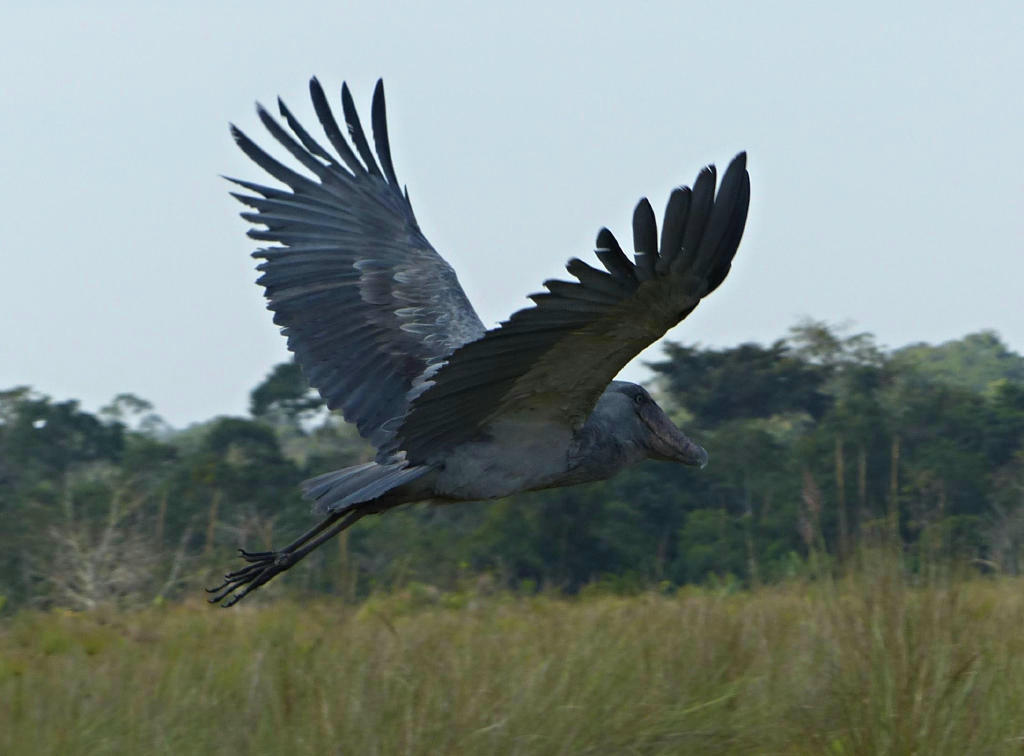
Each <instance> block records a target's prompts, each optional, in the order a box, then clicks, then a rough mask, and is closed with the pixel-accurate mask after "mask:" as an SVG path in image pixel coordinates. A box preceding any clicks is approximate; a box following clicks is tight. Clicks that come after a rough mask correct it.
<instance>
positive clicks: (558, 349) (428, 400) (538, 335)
mask: <svg viewBox="0 0 1024 756" xmlns="http://www.w3.org/2000/svg"><path fill="white" fill-rule="evenodd" d="M715 183H716V175H715V168H714V166H708V167H706V168H704V169H703V170H702V171H701V172H700V174H699V175H698V176H697V180H696V181H695V182H694V185H693V189H692V190H691V189H690V188H689V187H681V188H679V189H676V190H675V191H673V192H672V194H671V196H670V197H669V201H668V207H667V208H666V210H665V222H664V224H663V227H662V230H661V245H660V251H659V245H658V235H657V224H656V221H655V218H654V211H653V210H652V209H651V205H650V203H649V202H648V201H647V200H646V199H643V200H641V201H640V203H639V204H638V205H637V207H636V210H635V212H634V214H633V246H634V249H635V251H636V254H635V257H634V261H630V260H629V259H628V258H627V257H626V255H625V254H624V253H623V252H622V249H621V248H620V247H619V244H618V242H616V240H615V237H614V236H612V234H611V232H610V231H608V229H602V230H601V232H600V233H599V234H598V236H597V256H598V258H599V259H600V260H601V262H602V263H603V265H604V267H605V269H606V271H607V272H606V271H602V270H598V269H596V268H593V267H591V266H589V265H587V264H586V263H584V262H583V261H581V260H578V259H575V258H574V259H572V260H570V261H569V264H568V265H567V266H566V267H567V270H568V271H569V273H571V274H572V275H573V276H575V277H576V279H577V281H573V282H567V281H546V282H545V283H544V286H545V288H546V289H547V291H546V292H544V293H542V294H535V295H533V296H531V297H530V298H531V299H532V300H533V301H534V306H533V307H528V308H526V309H523V310H520V311H519V312H517V313H515V314H514V315H512V317H511V318H509V319H508V320H507V321H506V322H504V323H502V324H501V326H500V327H498V328H495V329H493V330H490V331H488V332H487V333H486V334H485V335H484V336H483V338H481V339H479V340H477V341H474V342H472V343H468V344H466V345H464V346H462V347H460V348H459V349H458V350H457V351H455V352H454V353H453V354H452V355H451V357H449V359H448V361H447V363H446V364H445V365H444V367H442V368H441V369H440V370H439V371H438V372H437V374H436V375H435V376H433V381H434V382H433V384H432V385H430V386H429V387H428V388H426V389H425V390H424V391H423V392H422V393H421V394H420V395H419V396H418V397H417V398H416V399H414V400H413V402H412V403H411V405H410V407H409V413H408V415H407V417H406V420H405V422H404V423H403V425H402V427H401V428H400V430H399V431H398V433H397V435H396V436H395V438H394V439H392V442H391V443H392V444H393V445H394V448H395V449H403V450H405V452H406V453H407V455H408V458H409V460H410V461H412V462H425V461H428V460H430V459H431V457H432V456H433V455H434V454H436V453H438V452H442V451H444V450H445V449H448V448H451V447H452V446H455V445H457V444H459V443H462V442H464V441H467V440H469V439H471V438H473V437H474V436H477V435H479V434H480V432H481V431H482V430H483V429H484V428H485V427H486V425H487V424H489V423H490V422H492V421H494V420H495V419H496V418H499V417H510V416H519V417H535V418H538V419H547V420H551V421H554V422H560V423H564V424H565V425H566V426H568V427H572V428H575V427H578V426H579V425H580V424H581V423H582V422H583V421H584V420H585V419H586V418H587V416H588V415H589V414H590V412H591V410H592V409H593V407H594V404H595V403H596V402H597V399H598V397H599V396H600V395H601V392H602V391H603V390H604V389H605V387H606V386H607V385H608V382H609V381H611V380H612V378H614V377H615V375H616V374H617V373H618V372H619V370H621V369H622V367H623V366H625V364H626V363H627V362H629V360H630V359H632V358H633V357H634V356H635V355H637V354H638V353H639V352H640V351H641V350H643V349H644V348H645V347H647V346H648V345H649V344H651V343H653V342H654V341H656V340H657V339H659V338H661V336H662V335H663V334H664V333H665V331H667V330H668V329H669V328H671V327H672V326H674V325H675V324H676V323H678V322H679V321H680V320H682V319H683V318H685V317H686V316H687V315H688V314H689V313H690V312H691V311H692V310H693V308H694V307H696V306H697V304H698V303H699V302H700V300H701V298H702V297H704V296H706V295H707V294H709V293H710V292H712V291H714V289H715V288H716V287H717V286H718V285H719V284H720V283H721V282H722V280H723V279H724V278H725V276H726V274H727V273H728V272H729V268H730V265H731V264H732V258H733V255H734V254H735V253H736V248H737V246H738V245H739V242H740V237H741V236H742V235H743V227H744V225H745V223H746V218H747V206H748V204H749V201H750V177H749V175H748V174H747V170H746V154H745V153H740V154H739V155H737V156H736V158H734V159H733V161H732V163H731V164H730V165H729V168H728V169H727V170H726V172H725V175H724V176H723V178H722V185H721V188H720V189H719V191H718V195H717V197H716V196H715Z"/></svg>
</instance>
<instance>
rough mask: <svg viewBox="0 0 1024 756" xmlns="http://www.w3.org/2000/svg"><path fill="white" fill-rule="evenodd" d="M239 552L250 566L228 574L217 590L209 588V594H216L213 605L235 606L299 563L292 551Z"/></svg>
mask: <svg viewBox="0 0 1024 756" xmlns="http://www.w3.org/2000/svg"><path fill="white" fill-rule="evenodd" d="M238 551H239V553H240V554H241V555H242V559H244V560H245V561H247V562H249V566H248V567H243V568H242V569H240V570H235V571H234V572H229V573H227V574H226V575H225V576H224V582H223V583H221V584H220V585H218V586H217V587H216V588H207V589H206V592H207V593H212V594H214V595H213V596H211V597H210V599H209V601H210V603H211V604H220V605H221V606H223V607H224V608H227V607H229V606H234V605H235V604H237V603H238V602H239V601H241V600H242V599H244V598H245V597H246V596H248V595H249V594H250V593H252V592H253V591H255V590H256V589H257V588H259V587H260V586H261V585H263V584H264V583H267V582H269V581H270V580H271V579H272V578H273V577H274V576H275V575H277V574H278V573H279V572H284V571H285V570H287V569H288V568H289V567H291V566H292V565H293V564H295V562H296V561H297V559H296V558H295V554H294V552H291V551H246V550H245V549H239V550H238ZM222 602H223V603H222Z"/></svg>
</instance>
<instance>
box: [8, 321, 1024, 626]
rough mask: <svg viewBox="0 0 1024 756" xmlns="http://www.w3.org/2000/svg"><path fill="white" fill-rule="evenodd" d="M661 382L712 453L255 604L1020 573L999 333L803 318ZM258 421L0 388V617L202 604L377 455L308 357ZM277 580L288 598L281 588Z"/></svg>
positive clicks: (404, 547)
mask: <svg viewBox="0 0 1024 756" xmlns="http://www.w3.org/2000/svg"><path fill="white" fill-rule="evenodd" d="M650 368H651V369H652V371H653V376H654V377H653V379H652V381H651V386H650V388H651V389H652V391H653V393H654V394H655V395H656V397H657V398H658V400H659V402H660V403H661V404H662V406H663V407H665V408H666V410H667V411H668V412H669V414H670V415H671V416H672V417H673V419H674V420H675V421H676V422H677V424H678V425H680V426H681V427H682V428H684V429H685V430H686V432H687V434H688V435H690V436H691V437H693V438H695V439H697V440H699V441H700V442H701V443H702V444H703V445H704V446H705V447H706V448H707V449H708V450H709V452H710V455H711V464H709V466H708V467H707V468H706V469H705V470H703V471H696V470H693V469H690V468H684V467H682V466H678V465H672V464H667V463H657V462H649V463H645V464H644V465H641V466H639V467H637V468H634V469H632V470H629V471H627V472H625V473H623V474H622V475H620V476H619V477H617V478H615V479H613V480H611V481H608V482H604V483H595V484H588V485H584V486H577V487H574V488H566V489H555V490H551V491H541V492H535V493H531V494H523V495H519V496H514V497H511V498H509V499H503V500H499V501H494V502H482V503H479V504H463V505H458V506H441V507H430V506H425V505H420V506H412V507H407V508H405V509H402V510H398V511H394V512H389V513H387V514H385V515H383V516H380V517H373V518H367V519H364V520H363V521H361V522H360V523H359V525H358V526H357V527H356V528H353V529H352V531H350V532H348V533H346V534H344V535H343V536H342V537H341V538H339V539H337V542H336V543H335V544H332V545H330V546H326V547H324V548H322V549H320V550H318V551H317V552H314V554H312V555H311V556H310V558H308V559H307V560H306V561H305V562H304V563H303V564H302V565H300V566H299V567H297V568H296V569H295V570H293V571H292V572H290V573H289V575H288V576H287V577H286V578H284V579H282V580H280V581H277V582H276V583H275V586H274V587H273V589H271V588H268V589H266V590H265V591H261V594H266V593H271V591H275V592H276V595H281V594H282V593H284V592H299V593H329V594H333V595H337V596H340V597H342V598H345V599H347V600H353V599H355V598H357V597H359V596H364V595H367V594H368V593H370V592H372V591H374V590H386V589H392V588H395V587H399V586H407V585H410V584H425V585H432V586H436V587H438V588H440V589H453V588H457V587H459V586H464V585H466V584H467V581H468V582H472V583H473V584H475V585H488V586H497V587H509V588H513V589H517V590H536V589H539V588H548V589H555V590H564V591H570V592H572V591H576V590H578V589H580V588H581V587H583V586H585V585H588V584H591V583H595V582H600V583H605V584H608V585H611V586H617V587H620V588H623V589H628V588H642V587H647V586H651V585H657V584H660V585H665V586H672V585H682V584H686V583H703V582H708V581H716V582H721V581H730V582H734V583H736V584H744V585H756V584H758V583H763V582H771V581H776V580H780V579H784V578H786V577H787V576H791V575H794V574H799V573H801V572H802V571H804V570H805V569H806V568H807V564H808V561H809V560H817V563H819V564H820V563H822V561H824V562H826V563H827V564H828V565H829V568H830V569H842V568H843V566H844V565H846V564H848V563H850V561H851V560H852V559H853V558H854V556H855V555H856V554H857V553H859V550H860V549H861V547H862V546H863V545H865V544H875V543H879V542H882V541H884V542H886V543H890V544H897V545H899V546H900V547H901V548H902V549H903V550H904V552H905V553H906V554H907V555H908V557H909V559H908V564H910V565H911V566H912V565H913V564H915V563H918V562H920V563H923V562H924V561H925V560H935V559H937V558H939V559H955V560H959V561H962V562H964V563H967V564H971V565H974V566H975V567H977V568H978V569H983V570H995V571H1000V572H1007V573H1012V574H1017V573H1019V572H1020V571H1021V568H1022V561H1021V560H1022V555H1024V357H1021V356H1020V355H1018V354H1015V353H1013V352H1012V351H1010V350H1009V349H1008V348H1007V347H1006V346H1005V344H1003V343H1002V342H1001V341H1000V339H999V337H998V336H997V335H996V334H995V333H993V332H989V331H985V332H980V333H975V334H970V335H968V336H965V337H964V338H962V339H959V340H956V341H951V342H947V343H945V344H941V345H937V346H933V345H927V344H916V345H912V346H909V347H904V348H901V349H896V350H887V349H884V348H882V347H880V346H879V345H878V344H877V343H876V340H875V339H874V337H873V336H872V335H871V334H867V333H858V334H849V333H847V332H846V331H844V330H843V329H840V328H836V327H830V326H828V325H826V324H823V323H818V322H813V321H806V322H802V323H800V324H799V325H797V326H796V327H794V328H792V329H791V330H790V332H789V333H788V334H787V335H786V336H785V337H783V338H780V339H778V340H777V341H775V342H774V343H772V344H770V345H760V344H752V343H751V344H742V345H740V346H737V347H731V348H726V349H712V348H705V347H700V346H685V345H682V344H678V343H672V342H668V343H666V345H665V348H664V356H663V358H662V359H661V360H659V361H657V362H654V363H652V364H650ZM250 399H251V401H250V413H249V416H248V417H216V418H213V419H211V420H209V421H207V422H204V423H199V424H195V425H193V426H190V427H189V428H187V429H184V430H177V429H174V428H171V427H169V426H168V425H167V424H166V423H165V422H163V421H162V420H161V419H160V417H159V416H158V415H157V414H156V413H155V412H154V410H153V407H152V406H151V405H150V404H149V403H148V402H146V401H145V400H142V399H140V398H138V397H136V396H134V395H131V394H122V395H119V396H118V397H115V399H114V400H113V401H112V402H111V403H110V404H109V405H108V406H106V407H104V408H102V409H101V410H99V411H98V412H96V413H90V412H87V411H85V410H83V409H82V408H81V407H80V405H79V403H78V402H77V401H75V400H55V399H53V398H50V397H47V396H43V395H40V394H38V393H36V392H34V391H33V390H31V389H30V388H28V387H16V388H12V389H9V390H6V391H0V518H2V522H3V525H4V526H3V528H0V608H2V607H3V606H4V603H6V607H7V608H6V611H10V610H12V609H14V608H16V607H19V606H23V605H28V604H32V605H42V606H54V605H60V606H69V607H73V608H89V607H94V606H97V605H100V604H104V603H110V602H117V603H129V604H131V603H135V604H138V603H141V602H149V601H164V600H175V599H178V598H181V597H183V596H194V595H196V594H197V593H198V592H199V589H200V586H201V585H203V584H210V583H213V582H216V578H217V576H218V574H219V573H221V572H223V571H225V569H228V568H231V569H234V565H232V555H233V553H234V549H235V548H236V547H243V546H244V547H247V548H255V549H262V548H270V547H272V546H280V545H281V544H283V543H286V542H287V541H289V540H291V538H292V537H293V536H294V535H296V534H298V533H299V532H301V531H303V530H305V529H306V528H307V527H308V526H309V525H310V524H311V518H310V514H309V505H308V503H306V502H303V501H302V499H301V498H300V496H299V493H298V489H297V487H296V484H297V482H298V481H300V480H302V479H304V478H307V477H312V476H313V475H316V474H319V473H321V472H324V471H327V470H331V469H336V468H339V467H343V466H345V465H349V464H354V463H356V462H360V461H365V460H368V459H371V458H372V454H373V450H372V449H370V448H369V447H368V446H367V445H366V444H365V443H364V442H363V441H362V440H361V439H360V438H359V437H358V435H357V434H356V433H355V431H354V429H353V428H352V426H350V425H348V424H346V423H344V422H343V421H342V420H341V418H340V417H338V416H336V415H333V414H331V413H328V412H327V411H326V410H325V408H324V406H323V403H322V401H321V400H320V398H319V397H318V396H317V395H316V394H315V393H314V392H312V391H311V390H310V389H309V386H308V385H307V384H306V382H305V380H304V379H303V377H302V373H301V371H300V370H299V368H298V367H297V365H295V363H293V362H286V363H282V364H280V365H277V366H276V367H274V368H273V370H272V371H271V372H270V374H269V375H268V376H267V378H266V379H265V380H264V381H263V382H261V383H260V385H258V386H257V387H255V388H254V389H253V391H252V393H251V395H250ZM277 583H281V584H283V585H281V586H278V585H277Z"/></svg>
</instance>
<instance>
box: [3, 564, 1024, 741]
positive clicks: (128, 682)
mask: <svg viewBox="0 0 1024 756" xmlns="http://www.w3.org/2000/svg"><path fill="white" fill-rule="evenodd" d="M880 561H881V562H883V564H880V565H874V566H873V565H872V564H871V562H870V560H869V561H868V562H867V563H866V564H865V566H864V568H863V569H862V570H861V571H860V572H859V573H858V574H857V575H855V576H852V577H849V578H845V579H842V580H839V581H830V580H825V579H823V580H819V581H816V582H809V583H795V584H790V585H786V586H782V587H775V588H763V589H760V590H758V591H755V592H752V593H743V592H739V593H724V592H712V591H705V590H696V589H685V590H682V591H680V592H678V593H677V594H675V595H672V596H663V595H658V594H647V595H640V596H633V597H616V596H607V595H605V596H593V595H592V596H589V597H584V598H580V599H575V600H566V599H557V598H553V597H544V596H540V597H530V598H523V597H513V596H507V595H495V596H448V597H446V596H439V597H436V596H435V597H432V596H429V595H427V596H418V595H414V594H409V593H406V594H400V595H394V596H388V597H382V598H375V599H371V600H370V601H368V602H366V603H364V604H363V605H362V606H360V607H346V606H343V605H340V604H338V603H332V602H328V601H317V602H315V603H312V604H308V605H299V604H293V603H277V604H269V605H262V606H260V605H250V606H245V605H242V606H239V607H236V608H235V609H233V610H231V611H221V610H214V609H211V608H208V607H206V606H205V605H199V604H198V603H197V604H195V605H185V606H167V607H153V608H149V609H145V610H141V611H136V612H120V613H118V612H113V611H95V612H91V613H68V612H61V611H54V612H48V613H41V612H22V613H20V614H18V615H16V616H15V617H13V618H12V619H9V620H7V621H6V622H5V623H4V624H2V625H0V753H5V754H33V753H60V754H67V753H75V754H106V753H111V754H113V753H167V754H181V753H210V754H217V753H248V754H264V753H265V754H280V753H288V754H304V753H339V754H349V753H351V754H393V753H395V754H418V753H443V754H491V753H494V754H506V753H508V754H518V753H521V754H547V753H643V754H648V753H650V754H655V753H666V754H669V753H671V754H678V753H793V754H906V753H921V754H941V753H950V754H966V753H1017V752H1020V751H1021V750H1022V748H1024V582H1022V581H1019V580H1012V579H1008V578H1003V579H991V580H982V579H975V580H963V581H948V580H938V579H935V580H931V581H929V584H927V585H921V586H915V585H911V584H908V583H907V581H906V580H905V579H904V578H903V577H902V574H901V572H900V571H899V570H897V569H893V568H891V567H887V566H885V564H884V560H880Z"/></svg>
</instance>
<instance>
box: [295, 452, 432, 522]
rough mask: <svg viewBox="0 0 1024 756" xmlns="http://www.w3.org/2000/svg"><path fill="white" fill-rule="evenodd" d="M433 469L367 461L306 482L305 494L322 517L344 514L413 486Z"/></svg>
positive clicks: (404, 463)
mask: <svg viewBox="0 0 1024 756" xmlns="http://www.w3.org/2000/svg"><path fill="white" fill-rule="evenodd" d="M432 469H433V468H432V467H430V466H429V465H413V466H411V467H410V466H409V464H408V463H407V462H404V461H402V462H390V463H385V464H379V463H377V462H367V463H366V464H362V465H354V466H353V467H346V468H344V469H342V470H335V471H333V472H329V473H324V474H323V475H317V476H316V477H315V478H310V479H309V480H306V481H303V482H302V493H303V495H304V496H305V497H306V498H307V499H311V500H312V501H313V508H314V509H315V510H316V512H317V513H319V514H328V513H330V512H343V511H345V510H346V509H351V508H352V507H354V506H355V505H356V504H362V503H364V502H367V501H372V500H373V499H376V498H378V497H380V496H382V495H384V494H386V493H387V492H388V491H391V490H392V489H394V488H397V487H398V486H401V485H404V484H406V483H410V482H412V481H414V480H416V479H417V478H419V477H421V476H423V475H425V474H426V473H428V472H430V471H431V470H432Z"/></svg>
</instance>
